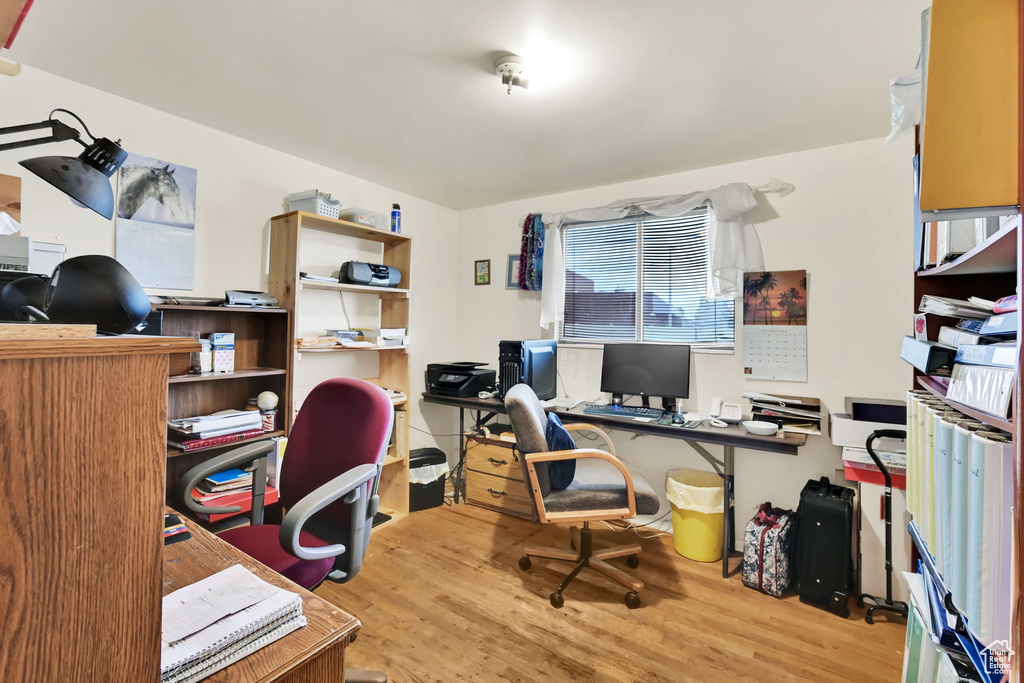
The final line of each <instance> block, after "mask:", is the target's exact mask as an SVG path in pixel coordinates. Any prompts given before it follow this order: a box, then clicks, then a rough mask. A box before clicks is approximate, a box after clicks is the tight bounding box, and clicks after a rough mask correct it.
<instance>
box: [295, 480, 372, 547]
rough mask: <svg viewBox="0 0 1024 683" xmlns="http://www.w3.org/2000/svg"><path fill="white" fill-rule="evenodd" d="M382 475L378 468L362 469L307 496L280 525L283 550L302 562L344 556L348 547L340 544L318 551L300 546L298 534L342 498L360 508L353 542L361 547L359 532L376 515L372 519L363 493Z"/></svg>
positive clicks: (354, 518)
mask: <svg viewBox="0 0 1024 683" xmlns="http://www.w3.org/2000/svg"><path fill="white" fill-rule="evenodd" d="M379 472H380V469H379V468H378V466H377V465H370V464H366V465H359V466H357V467H353V468H352V469H350V470H348V471H347V472H345V473H344V474H341V475H338V476H337V477H335V478H334V479H331V480H330V481H329V482H327V483H326V484H324V485H323V486H320V487H318V488H316V489H314V490H312V491H310V492H309V493H307V494H306V495H305V496H304V497H303V498H302V500H300V501H299V502H298V503H296V504H295V505H294V506H292V508H291V509H290V510H288V513H287V514H286V515H285V516H284V521H283V522H282V524H281V536H280V539H281V547H282V548H284V550H285V551H286V552H288V553H290V554H292V555H294V556H295V557H297V558H299V559H300V560H323V559H326V558H328V557H335V556H337V555H340V554H342V553H344V552H345V546H344V545H342V544H341V543H335V544H333V545H328V546H321V547H316V548H307V547H306V546H303V545H301V544H300V543H299V534H300V533H301V532H302V527H303V526H305V524H306V522H307V521H309V518H310V517H312V516H313V515H315V514H316V513H317V512H319V511H320V510H323V509H324V508H325V507H327V506H328V505H330V504H331V503H334V502H335V501H337V500H338V499H339V498H342V497H344V498H345V502H346V503H348V504H349V505H351V504H353V503H356V504H357V505H356V509H354V510H353V511H352V536H351V539H352V541H351V542H352V543H359V542H360V538H361V536H362V535H361V534H360V533H359V532H360V531H362V528H363V525H364V523H365V522H366V518H367V517H368V516H372V515H373V514H376V512H377V511H376V510H372V511H370V514H369V515H368V514H367V512H368V511H367V509H366V507H367V498H366V496H364V495H363V493H362V491H363V489H362V487H363V486H364V485H365V484H368V483H370V482H372V481H373V480H374V479H375V478H376V477H377V476H378V473H379Z"/></svg>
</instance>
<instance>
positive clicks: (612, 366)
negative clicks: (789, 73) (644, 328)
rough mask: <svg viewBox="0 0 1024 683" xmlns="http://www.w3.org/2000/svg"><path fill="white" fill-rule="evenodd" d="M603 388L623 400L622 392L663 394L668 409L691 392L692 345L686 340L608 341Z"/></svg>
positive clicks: (615, 400) (617, 400)
mask: <svg viewBox="0 0 1024 683" xmlns="http://www.w3.org/2000/svg"><path fill="white" fill-rule="evenodd" d="M601 391H604V392H608V393H610V394H611V395H612V403H613V404H614V405H619V404H621V403H622V395H623V394H634V395H637V396H640V397H641V398H642V400H643V404H644V405H645V406H647V405H649V403H648V400H647V399H648V397H649V396H661V397H662V403H663V406H664V409H665V410H675V407H674V405H673V404H674V402H675V399H677V398H688V397H689V395H690V347H689V346H687V345H685V344H605V345H604V361H603V362H602V364H601Z"/></svg>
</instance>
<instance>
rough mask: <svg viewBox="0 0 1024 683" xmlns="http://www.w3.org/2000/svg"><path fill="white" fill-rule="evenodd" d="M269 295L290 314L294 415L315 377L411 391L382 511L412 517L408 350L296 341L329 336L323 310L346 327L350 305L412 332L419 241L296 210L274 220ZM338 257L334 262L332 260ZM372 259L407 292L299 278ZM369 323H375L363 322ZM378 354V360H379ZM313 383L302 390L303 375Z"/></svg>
mask: <svg viewBox="0 0 1024 683" xmlns="http://www.w3.org/2000/svg"><path fill="white" fill-rule="evenodd" d="M270 235H271V237H270V279H269V287H270V292H271V293H272V294H273V295H274V296H276V297H277V300H278V303H279V304H280V305H281V306H283V307H284V308H286V309H288V310H289V311H290V312H291V315H290V317H289V323H288V324H289V329H288V335H287V337H288V341H289V349H290V356H291V358H290V360H289V366H288V367H289V369H290V372H289V375H288V378H287V379H288V381H289V382H290V383H291V386H290V390H289V392H288V397H289V403H288V407H287V412H288V414H289V415H293V411H294V410H296V409H298V407H299V403H300V400H301V398H302V396H303V394H304V391H308V389H310V388H312V387H311V386H309V384H310V383H311V382H312V381H313V380H312V379H311V378H312V377H315V378H316V381H322V380H324V379H327V378H328V377H338V376H352V377H360V378H362V379H366V380H368V381H370V382H373V383H374V384H377V385H378V386H381V387H384V388H386V389H393V390H396V391H400V392H402V393H404V394H405V396H406V398H405V400H403V401H401V402H396V404H395V411H396V412H395V432H394V438H393V443H392V446H391V449H390V450H389V453H388V455H387V457H386V458H385V460H384V470H383V473H382V475H381V482H380V488H379V492H380V500H381V512H384V513H386V514H389V515H391V520H390V521H389V522H386V523H389V524H390V523H394V522H397V521H398V520H400V519H402V518H403V517H405V516H406V515H407V514H408V513H409V445H408V444H409V422H408V419H407V417H408V412H407V411H408V408H409V405H408V403H409V398H408V397H409V391H410V385H409V349H408V347H405V346H401V347H391V348H387V349H376V348H375V349H352V348H348V349H346V348H329V349H299V348H297V347H296V345H295V340H296V339H297V338H298V337H299V336H310V335H315V334H323V333H324V327H323V326H321V327H317V326H316V325H315V322H310V321H311V320H314V321H315V319H317V318H319V320H320V322H323V321H324V318H323V316H324V315H325V313H324V311H325V310H326V309H330V311H331V314H332V315H335V316H336V317H335V318H332V320H337V321H338V324H337V327H343V326H344V325H345V324H346V323H345V322H342V321H344V320H345V319H344V318H343V317H342V314H343V311H344V315H348V313H347V311H348V308H349V307H352V308H354V309H359V310H360V311H361V317H360V320H369V319H372V324H373V325H375V326H379V327H404V328H406V331H407V332H408V328H409V299H410V295H411V285H410V283H411V271H410V265H411V263H412V238H410V237H409V236H407V235H402V234H400V233H393V232H388V231H385V230H377V229H374V228H369V227H367V226H365V225H358V224H356V223H351V222H348V221H343V220H338V219H334V218H327V217H325V216H318V215H316V214H311V213H305V212H302V211H293V212H291V213H287V214H284V215H281V216H275V217H273V218H272V219H271V220H270ZM328 252H329V253H330V254H332V255H333V256H335V257H336V258H335V260H334V261H329V260H327V259H330V258H332V256H328V255H326V254H327V253H328ZM344 260H355V261H369V262H371V263H382V264H385V265H389V266H393V267H395V268H397V269H398V270H399V271H400V272H401V274H402V282H401V283H400V284H401V287H400V288H390V287H388V288H382V287H368V286H362V285H352V284H344V283H341V284H338V283H333V282H318V281H313V280H303V279H301V278H300V273H301V272H302V271H304V270H305V269H307V268H309V270H310V272H315V273H316V274H318V275H327V274H329V273H330V272H331V271H337V270H338V268H339V267H340V265H341V263H342V261H344ZM332 292H333V293H335V294H336V296H337V297H338V299H339V300H340V301H339V300H332V301H330V302H327V301H325V300H324V299H322V298H321V299H319V301H320V303H319V304H317V303H316V299H314V298H313V297H315V296H317V295H330V294H331V293H332ZM363 326H368V325H367V323H363ZM374 357H375V358H374ZM300 369H301V374H302V376H303V378H304V379H305V381H306V384H305V385H303V386H299V381H300V379H299V374H300Z"/></svg>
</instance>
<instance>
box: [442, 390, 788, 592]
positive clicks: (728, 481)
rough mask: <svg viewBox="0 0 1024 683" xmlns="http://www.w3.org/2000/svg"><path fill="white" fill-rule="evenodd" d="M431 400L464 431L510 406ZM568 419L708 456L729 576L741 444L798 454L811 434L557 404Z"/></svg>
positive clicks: (458, 485)
mask: <svg viewBox="0 0 1024 683" xmlns="http://www.w3.org/2000/svg"><path fill="white" fill-rule="evenodd" d="M423 401H424V402H425V403H436V404H438V405H445V406H451V407H454V408H458V409H459V433H460V434H464V433H465V431H466V411H467V410H470V411H475V412H476V418H475V425H474V426H479V425H481V424H484V423H486V422H487V421H488V420H490V419H491V418H492V417H494V416H495V415H497V414H499V413H501V414H504V413H505V404H504V403H503V402H502V401H500V400H498V399H494V398H473V397H468V398H453V397H450V396H435V395H434V394H428V393H424V394H423ZM548 412H553V413H555V414H556V415H558V417H560V418H561V419H562V421H563V422H589V423H591V424H595V425H597V426H599V427H604V428H605V429H619V430H622V431H627V432H633V433H634V434H650V435H651V436H663V437H667V438H670V439H681V440H683V441H685V442H686V443H687V444H688V445H689V446H690V448H692V449H693V450H695V451H697V453H698V454H699V455H700V456H701V457H702V458H704V460H706V461H707V462H708V464H710V465H711V467H712V468H713V469H714V470H715V472H717V473H718V475H719V476H721V477H722V480H723V483H724V486H725V493H726V501H727V506H728V509H727V514H724V515H722V532H723V535H722V577H723V578H724V577H727V576H729V552H731V551H733V550H735V544H734V539H733V529H734V528H735V525H736V519H735V510H734V509H733V503H734V498H735V493H736V464H735V451H736V448H737V447H739V448H746V449H749V450H755V451H768V452H770V453H785V454H787V455H796V454H797V449H799V448H800V446H803V445H804V444H805V443H807V437H806V436H805V435H803V434H787V435H786V438H785V439H779V438H776V437H774V436H758V435H757V434H751V433H749V432H748V431H746V430H745V429H743V427H740V426H739V425H730V426H728V427H726V428H724V429H722V428H720V427H711V426H708V425H701V426H700V427H697V428H696V429H684V428H682V427H670V426H668V425H660V424H657V423H656V422H637V421H636V420H632V419H628V418H622V417H615V416H612V415H588V414H586V413H584V412H583V409H582V407H577V408H575V409H573V410H565V409H561V408H555V409H551V410H548ZM704 444H714V445H719V446H722V447H723V453H722V458H721V459H719V458H716V457H715V456H714V455H712V454H711V452H710V451H708V450H707V449H706V448H704ZM465 458H466V443H465V439H464V438H460V439H459V465H458V469H457V470H456V471H457V472H458V477H457V478H456V481H455V502H456V503H457V502H459V494H460V493H461V494H462V495H463V497H464V496H465V490H464V484H463V481H464V477H465V472H464V464H465Z"/></svg>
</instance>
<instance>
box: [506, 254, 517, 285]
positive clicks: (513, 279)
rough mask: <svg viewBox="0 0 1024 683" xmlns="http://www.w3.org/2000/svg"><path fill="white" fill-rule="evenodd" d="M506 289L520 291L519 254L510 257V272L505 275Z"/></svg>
mask: <svg viewBox="0 0 1024 683" xmlns="http://www.w3.org/2000/svg"><path fill="white" fill-rule="evenodd" d="M505 289H519V254H509V255H508V271H507V272H506V273H505Z"/></svg>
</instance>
